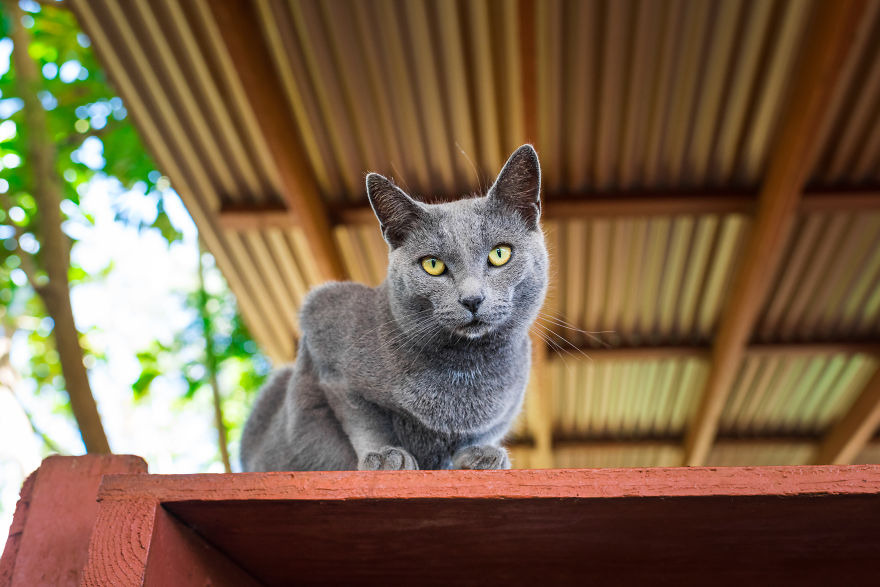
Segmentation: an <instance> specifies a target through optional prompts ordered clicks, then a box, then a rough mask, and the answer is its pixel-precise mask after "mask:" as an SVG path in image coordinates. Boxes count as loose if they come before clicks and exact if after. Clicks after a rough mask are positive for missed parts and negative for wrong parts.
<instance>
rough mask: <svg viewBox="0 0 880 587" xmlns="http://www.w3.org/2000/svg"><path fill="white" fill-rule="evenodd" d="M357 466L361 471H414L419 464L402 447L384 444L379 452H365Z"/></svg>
mask: <svg viewBox="0 0 880 587" xmlns="http://www.w3.org/2000/svg"><path fill="white" fill-rule="evenodd" d="M358 468H359V469H360V470H361V471H414V470H416V469H418V468H419V465H418V463H417V462H416V459H415V458H414V457H413V456H412V455H411V454H409V453H408V452H406V451H405V450H403V449H402V448H396V447H393V446H386V447H385V448H383V449H381V450H380V451H379V452H371V453H367V455H366V456H365V457H364V458H363V460H362V461H361V463H360V466H359V467H358Z"/></svg>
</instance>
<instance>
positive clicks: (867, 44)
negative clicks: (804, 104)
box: [811, 2, 880, 186]
mask: <svg viewBox="0 0 880 587" xmlns="http://www.w3.org/2000/svg"><path fill="white" fill-rule="evenodd" d="M867 11H868V14H867V15H866V17H865V18H864V19H862V21H861V23H860V25H859V28H858V30H857V31H856V34H855V36H854V40H853V47H854V50H853V51H852V53H851V54H850V56H849V57H848V59H847V61H846V62H845V63H844V65H843V76H842V79H841V83H840V84H838V86H837V87H836V88H835V92H834V98H833V102H832V106H831V110H830V115H829V116H828V117H827V121H828V122H827V123H826V125H825V127H824V129H823V134H822V136H823V138H822V139H821V140H820V143H819V144H820V145H821V146H822V148H821V151H820V154H819V158H818V161H817V162H816V166H815V168H814V169H813V173H812V176H811V183H812V184H814V185H824V186H833V185H841V184H842V185H860V184H865V183H871V182H876V181H877V180H878V178H880V175H878V173H880V133H878V132H877V121H878V116H880V59H878V56H880V4H878V3H876V2H869V3H868V6H867Z"/></svg>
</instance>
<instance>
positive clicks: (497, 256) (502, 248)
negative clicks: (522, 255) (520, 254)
mask: <svg viewBox="0 0 880 587" xmlns="http://www.w3.org/2000/svg"><path fill="white" fill-rule="evenodd" d="M510 253H511V248H510V247H508V246H507V245H495V248H494V249H492V250H491V251H489V262H490V263H492V264H493V265H495V266H496V267H501V266H502V265H504V264H505V263H507V262H508V261H510Z"/></svg>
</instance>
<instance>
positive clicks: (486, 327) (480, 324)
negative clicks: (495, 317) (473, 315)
mask: <svg viewBox="0 0 880 587" xmlns="http://www.w3.org/2000/svg"><path fill="white" fill-rule="evenodd" d="M494 328H495V325H494V324H490V323H488V322H484V321H482V320H474V321H473V322H469V323H467V324H463V325H461V326H457V327H456V328H454V329H453V330H452V332H453V333H454V334H456V335H458V336H463V337H465V338H467V339H469V340H477V339H478V338H483V337H484V336H486V335H487V334H489V333H491V332H492V330H494Z"/></svg>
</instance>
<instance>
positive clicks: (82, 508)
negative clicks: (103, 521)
mask: <svg viewBox="0 0 880 587" xmlns="http://www.w3.org/2000/svg"><path fill="white" fill-rule="evenodd" d="M146 472H147V464H146V463H145V462H144V461H143V460H142V459H140V458H139V457H134V456H130V455H86V456H82V457H61V456H57V455H56V456H51V457H48V458H46V459H45V460H44V461H43V463H42V464H41V465H40V468H39V469H37V470H36V471H35V472H34V473H33V474H32V475H31V476H30V477H28V480H27V481H26V482H25V485H24V487H23V488H22V493H21V500H20V501H19V503H18V507H17V508H16V512H15V518H14V521H13V525H12V528H11V529H10V533H9V541H8V542H7V545H6V549H5V550H4V552H3V558H2V560H0V585H4V586H5V585H71V586H75V585H79V579H80V575H81V571H82V568H83V567H84V566H85V563H86V558H87V554H88V545H89V536H91V533H92V527H93V526H94V523H95V518H96V516H97V514H98V504H97V502H96V501H95V498H96V496H97V494H98V487H99V485H100V484H101V478H102V476H103V475H105V474H121V473H138V474H142V473H146Z"/></svg>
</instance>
